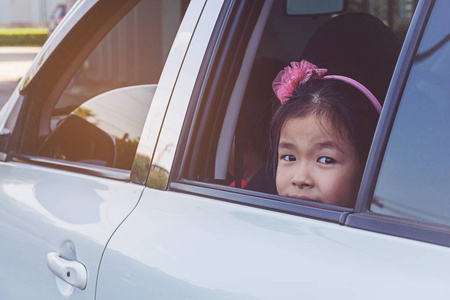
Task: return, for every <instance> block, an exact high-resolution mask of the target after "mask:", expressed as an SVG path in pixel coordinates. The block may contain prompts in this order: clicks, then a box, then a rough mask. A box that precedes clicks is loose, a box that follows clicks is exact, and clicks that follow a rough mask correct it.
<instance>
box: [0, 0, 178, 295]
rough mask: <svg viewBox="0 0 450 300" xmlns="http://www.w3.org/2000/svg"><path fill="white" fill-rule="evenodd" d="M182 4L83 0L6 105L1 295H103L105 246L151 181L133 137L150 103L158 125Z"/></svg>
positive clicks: (0, 186)
mask: <svg viewBox="0 0 450 300" xmlns="http://www.w3.org/2000/svg"><path fill="white" fill-rule="evenodd" d="M185 7H186V2H185V1H172V2H170V3H167V2H164V1H152V0H150V1H147V0H143V1H110V0H107V1H80V2H78V3H77V4H76V5H75V6H74V9H73V10H71V11H70V12H69V13H68V16H67V18H66V19H65V20H64V21H63V23H61V24H60V25H59V26H58V28H57V30H56V31H55V32H54V33H53V34H52V37H51V38H50V39H49V41H48V42H47V43H46V44H45V45H44V47H43V49H42V51H41V53H40V54H39V55H38V57H37V59H36V60H35V62H34V64H33V66H32V68H31V69H30V71H29V73H28V74H27V75H26V76H25V78H24V79H23V80H22V81H21V83H20V84H19V87H18V89H17V90H16V91H15V92H14V94H13V95H12V97H11V99H10V100H9V102H8V103H7V104H6V105H5V107H4V108H3V110H2V117H3V118H2V119H1V126H2V129H3V131H2V133H4V134H3V135H2V142H4V143H3V144H2V147H3V148H2V161H1V162H0V174H1V175H0V215H1V218H0V237H1V239H2V246H1V247H0V257H1V258H2V263H1V267H0V282H1V283H0V298H1V299H67V298H69V297H70V298H71V299H95V287H96V281H97V271H98V267H99V263H100V260H101V257H102V254H103V250H104V247H105V245H106V244H107V242H108V240H109V238H110V237H111V235H112V233H113V232H114V230H116V228H117V227H118V226H119V224H120V223H121V222H122V221H123V220H124V219H125V217H126V216H127V215H128V214H129V213H130V212H131V211H132V209H133V208H134V207H135V205H136V203H137V201H138V199H139V198H140V196H141V194H142V191H143V189H144V186H143V185H142V184H139V183H137V182H134V181H132V177H135V175H136V174H139V172H141V173H144V174H145V173H146V171H148V168H149V163H148V162H147V160H145V159H142V158H141V159H139V160H136V161H135V159H134V158H135V153H136V148H137V146H138V144H139V139H140V137H141V135H142V129H143V127H144V122H145V121H146V119H147V115H148V114H149V111H152V112H153V113H152V116H153V118H151V119H149V120H148V124H151V126H152V128H156V129H159V128H160V127H161V122H162V117H158V115H161V108H163V111H164V110H165V105H166V104H164V100H162V102H161V103H158V104H157V105H155V107H156V108H158V110H157V112H158V113H155V109H150V105H151V103H152V98H153V94H154V93H155V91H156V90H157V88H156V87H157V83H158V79H159V76H160V73H161V71H162V68H163V65H164V61H165V59H166V57H167V54H168V52H169V49H170V46H171V45H172V41H173V39H174V37H175V35H176V32H177V30H178V25H179V24H180V22H181V18H182V16H183V14H184V10H185ZM181 45H183V43H181ZM178 68H179V66H178ZM176 69H177V65H173V66H172V71H174V72H175V73H176V72H177V70H176ZM161 99H164V97H162V98H161ZM154 147H155V144H154V143H153V144H152V143H147V144H146V147H145V151H143V152H142V153H143V154H145V155H146V157H149V156H150V154H149V153H152V151H153V150H152V149H153V148H154ZM133 164H135V167H134V168H133ZM132 168H133V171H132Z"/></svg>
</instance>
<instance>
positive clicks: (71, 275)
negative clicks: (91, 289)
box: [47, 252, 87, 290]
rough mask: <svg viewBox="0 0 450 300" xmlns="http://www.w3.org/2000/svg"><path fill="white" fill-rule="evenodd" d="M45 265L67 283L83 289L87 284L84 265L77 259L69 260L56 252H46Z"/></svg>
mask: <svg viewBox="0 0 450 300" xmlns="http://www.w3.org/2000/svg"><path fill="white" fill-rule="evenodd" d="M47 266H48V268H49V269H50V271H52V272H53V273H54V274H55V275H56V276H58V278H60V279H62V280H64V281H65V282H67V283H68V284H70V285H72V286H74V287H76V288H79V289H80V290H84V289H85V288H86V284H87V270H86V267H85V266H84V265H83V264H82V263H80V262H78V261H70V260H66V259H64V258H62V257H61V256H60V255H59V254H58V253H56V252H50V253H49V254H47Z"/></svg>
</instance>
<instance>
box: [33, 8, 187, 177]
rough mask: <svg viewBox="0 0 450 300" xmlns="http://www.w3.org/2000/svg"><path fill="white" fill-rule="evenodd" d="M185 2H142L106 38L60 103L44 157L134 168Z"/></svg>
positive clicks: (44, 146)
mask: <svg viewBox="0 0 450 300" xmlns="http://www.w3.org/2000/svg"><path fill="white" fill-rule="evenodd" d="M185 2H186V1H182V0H177V1H170V2H167V1H150V0H142V1H140V2H139V3H138V4H137V5H136V6H135V7H134V8H133V9H132V10H131V11H129V12H128V13H127V14H126V15H125V16H124V17H123V18H122V19H121V20H120V21H119V22H118V23H117V24H116V25H115V26H114V27H113V28H112V29H111V30H110V31H109V32H108V33H107V34H106V36H105V37H104V38H103V39H102V40H101V41H100V42H99V43H98V45H97V46H96V47H95V48H94V50H93V51H92V52H91V53H90V54H89V55H88V56H87V58H85V59H84V61H83V62H82V63H81V64H80V66H79V68H78V69H77V70H76V72H75V73H73V75H72V76H71V79H70V81H69V82H68V83H67V84H66V85H65V88H64V90H63V92H62V94H61V95H60V96H59V98H58V99H57V101H56V104H55V105H54V108H53V109H52V115H51V120H50V124H49V130H48V131H49V132H46V131H43V130H41V135H42V133H44V135H42V136H41V137H40V139H41V140H42V141H43V142H42V143H41V144H40V145H39V146H38V149H37V154H38V155H39V156H44V157H51V158H55V159H62V160H68V161H74V162H82V163H89V164H94V165H100V166H107V167H114V168H118V169H124V170H130V169H131V166H132V163H133V160H134V155H135V152H136V149H137V145H138V143H139V139H140V134H141V131H142V128H143V126H144V122H145V119H146V116H147V112H148V110H149V107H150V103H151V100H152V98H153V94H154V91H155V89H156V84H157V83H158V79H159V76H160V74H161V71H162V68H163V66H164V62H165V60H166V57H167V55H168V52H169V50H170V46H171V44H172V41H173V39H174V37H175V34H176V32H177V30H178V26H179V24H180V22H181V18H182V16H183V10H184V8H185V6H186V3H185ZM43 122H47V120H45V119H44V120H43V121H42V120H41V124H42V123H43ZM81 128H83V129H84V130H81Z"/></svg>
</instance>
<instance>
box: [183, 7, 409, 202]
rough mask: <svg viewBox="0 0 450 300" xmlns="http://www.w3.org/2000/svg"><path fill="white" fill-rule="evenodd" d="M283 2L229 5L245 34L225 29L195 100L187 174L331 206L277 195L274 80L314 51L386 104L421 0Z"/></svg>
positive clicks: (323, 63) (231, 22) (192, 179)
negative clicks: (330, 10)
mask: <svg viewBox="0 0 450 300" xmlns="http://www.w3.org/2000/svg"><path fill="white" fill-rule="evenodd" d="M283 3H284V2H283V1H273V3H270V1H266V2H265V3H264V4H261V3H255V2H252V1H245V2H244V3H242V4H240V5H239V9H240V10H238V8H235V10H232V11H231V12H230V16H229V19H227V22H228V23H227V24H228V26H229V27H227V28H233V30H235V31H239V33H240V35H239V38H238V37H237V36H236V34H235V31H232V30H231V29H230V31H227V30H224V32H225V34H224V36H223V37H222V39H221V41H220V44H219V46H218V48H219V49H220V51H218V53H220V55H221V56H219V57H218V56H216V57H215V59H214V64H213V65H212V66H211V70H214V72H213V73H211V74H209V75H208V76H209V77H207V84H208V86H207V88H205V93H204V94H203V95H202V98H201V99H200V100H199V101H198V103H196V107H195V108H191V109H193V110H195V113H193V114H192V115H194V116H196V119H194V124H190V125H189V130H190V132H191V136H190V139H189V141H186V142H188V145H187V146H188V149H189V151H188V154H187V157H186V156H185V157H184V158H183V160H184V161H183V163H180V166H181V167H182V173H181V178H182V179H185V180H186V181H184V182H189V183H190V184H193V185H195V184H196V182H197V183H198V184H199V185H201V186H205V184H206V185H208V186H210V187H214V188H217V189H220V190H226V191H235V192H238V193H245V194H249V193H250V191H252V192H261V193H265V194H266V196H264V197H268V196H267V194H271V195H273V196H270V197H268V198H271V199H277V200H280V201H284V202H290V203H300V204H304V205H308V206H310V205H313V206H317V205H318V206H320V207H326V208H331V207H330V206H328V205H321V204H320V203H311V202H310V201H303V200H301V199H287V198H286V197H280V196H277V190H276V187H275V184H274V177H273V174H274V173H273V171H274V170H273V169H272V170H271V169H270V168H269V167H268V164H269V160H270V158H269V145H268V141H269V136H268V127H269V126H268V124H269V122H270V120H271V117H272V114H273V112H274V110H275V109H276V108H277V106H278V105H279V104H278V101H277V100H276V98H275V95H274V93H273V91H272V86H271V85H272V81H273V79H274V78H275V77H276V75H277V74H278V72H279V71H281V70H282V69H283V68H284V67H285V66H287V65H288V64H289V63H290V62H292V61H300V60H302V59H307V60H309V61H311V62H313V63H316V64H317V65H318V66H319V67H323V68H327V69H328V71H329V72H330V74H337V75H344V76H348V77H351V78H353V79H356V80H358V81H359V82H361V83H362V84H363V85H365V86H366V87H367V88H368V89H369V90H371V91H372V92H373V93H374V94H375V96H376V97H377V98H378V99H379V101H380V102H381V104H383V102H384V98H385V96H386V92H387V89H388V87H389V83H390V80H391V77H392V73H393V71H394V68H395V64H396V62H397V58H398V55H399V52H400V49H401V45H402V43H403V39H404V37H405V35H406V32H407V30H408V26H409V23H410V21H411V18H412V16H413V13H414V8H415V3H413V2H408V3H406V2H402V3H400V2H398V3H397V6H395V7H391V6H390V4H389V3H388V2H387V1H386V3H384V2H383V3H384V4H382V1H365V2H364V3H363V2H361V1H349V3H348V6H347V9H346V11H344V12H342V13H339V14H318V15H314V16H311V15H298V16H295V15H294V16H293V15H286V14H285V11H284V10H285V7H284V6H283ZM242 11H245V12H246V13H247V15H246V17H245V18H246V21H245V22H244V21H243V18H244V17H243V14H242V15H240V13H241V12H242ZM345 19H348V21H341V20H345ZM336 24H337V25H336ZM338 25H339V26H338ZM233 26H235V27H233ZM237 28H239V29H237ZM379 28H382V30H381V31H379ZM370 31H371V32H370ZM380 52H381V54H380ZM343 55H345V57H344V56H343ZM348 63H350V65H351V66H350V67H348V68H345V65H347V66H348ZM343 65H344V66H343ZM217 82H220V85H218V84H216V83H217ZM246 138H247V140H246ZM249 141H250V142H249ZM255 158H257V159H255ZM249 166H253V170H252V171H251V172H248V168H249ZM247 175H250V176H249V178H250V180H249V179H248V178H247V177H246V176H247ZM258 176H259V179H258V180H259V182H258V183H257V184H253V182H252V179H255V178H258ZM177 187H179V186H177ZM250 194H251V193H250ZM258 195H260V196H263V195H261V194H258ZM331 209H336V208H331Z"/></svg>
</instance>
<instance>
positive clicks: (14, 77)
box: [0, 0, 76, 107]
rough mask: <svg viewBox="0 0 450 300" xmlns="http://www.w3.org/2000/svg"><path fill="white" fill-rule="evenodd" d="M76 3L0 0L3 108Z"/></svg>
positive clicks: (70, 0)
mask: <svg viewBox="0 0 450 300" xmlns="http://www.w3.org/2000/svg"><path fill="white" fill-rule="evenodd" d="M75 2H76V0H0V7H1V9H0V107H2V106H3V104H4V103H5V102H6V101H7V100H8V98H9V96H10V95H11V93H12V92H13V91H14V89H15V87H16V85H17V83H18V81H19V80H20V79H21V78H22V76H23V75H24V74H25V72H26V71H27V70H28V68H29V67H30V66H31V63H32V62H33V59H34V57H35V56H36V54H37V53H38V52H39V50H40V49H41V46H42V45H43V44H44V42H45V40H46V39H47V37H48V36H49V35H50V34H51V33H52V31H53V30H54V29H55V28H56V26H57V25H58V24H59V23H60V22H61V20H62V18H63V17H64V16H65V14H66V13H67V11H68V10H69V9H70V8H71V7H72V6H73V5H74V4H75Z"/></svg>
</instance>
